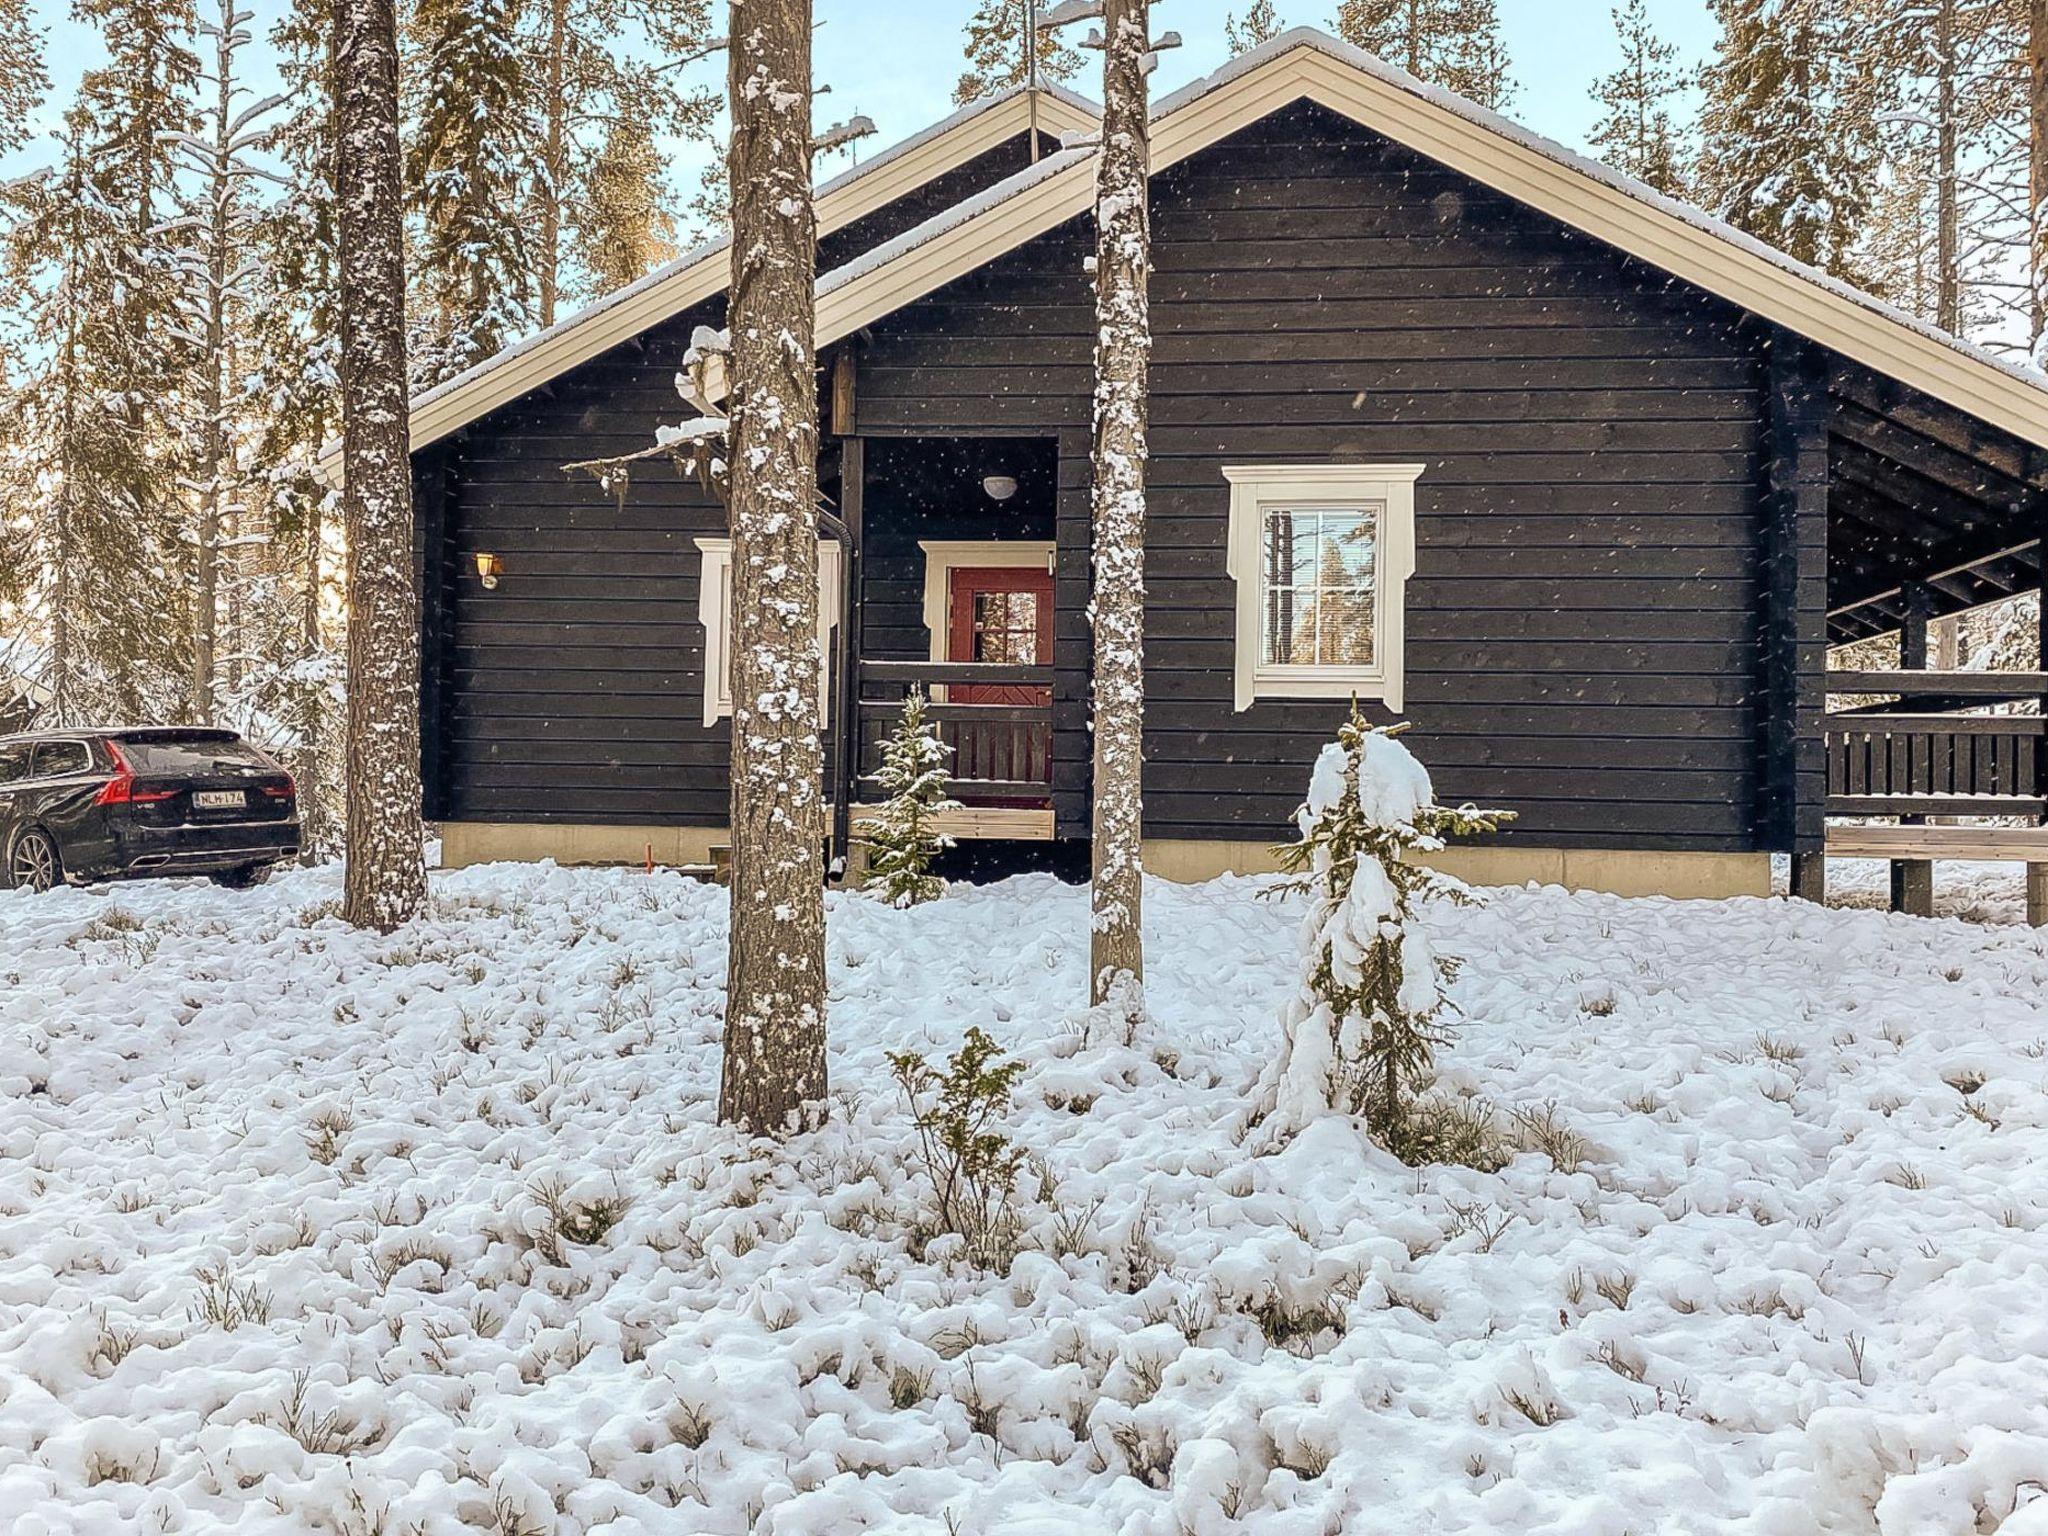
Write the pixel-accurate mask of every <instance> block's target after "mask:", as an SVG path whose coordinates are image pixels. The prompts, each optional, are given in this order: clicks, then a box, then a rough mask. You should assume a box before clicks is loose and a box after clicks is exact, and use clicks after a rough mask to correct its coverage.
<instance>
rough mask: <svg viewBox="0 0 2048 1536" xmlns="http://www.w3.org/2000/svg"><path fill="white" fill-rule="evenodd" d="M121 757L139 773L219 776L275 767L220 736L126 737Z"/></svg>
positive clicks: (251, 750) (248, 748)
mask: <svg viewBox="0 0 2048 1536" xmlns="http://www.w3.org/2000/svg"><path fill="white" fill-rule="evenodd" d="M121 755H122V756H123V757H125V758H127V759H128V766H129V767H131V768H133V769H134V770H135V771H136V772H137V773H218V772H220V771H221V770H223V769H227V770H235V769H241V768H271V767H275V766H276V765H275V764H273V763H272V762H271V761H270V759H269V758H267V757H265V756H264V755H263V754H262V753H261V752H259V751H257V750H256V749H255V748H254V747H252V746H250V745H249V743H248V742H246V741H240V740H237V739H235V738H232V737H228V738H223V737H219V736H145V737H143V738H142V739H140V740H130V739H129V738H127V737H125V736H124V737H122V738H121Z"/></svg>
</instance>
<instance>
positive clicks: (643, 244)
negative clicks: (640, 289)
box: [519, 0, 717, 326]
mask: <svg viewBox="0 0 2048 1536" xmlns="http://www.w3.org/2000/svg"><path fill="white" fill-rule="evenodd" d="M521 19H522V22H523V25H521V27H520V28H519V39H520V42H519V46H520V49H521V54H522V59H523V68H522V70H521V74H520V90H521V95H522V100H521V105H520V111H521V112H522V113H523V114H524V115H525V117H526V119H527V121H528V123H529V125H530V126H529V127H528V128H527V130H526V137H527V140H528V141H529V143H530V145H531V150H530V152H529V156H528V162H529V163H528V165H527V167H526V180H527V200H528V202H529V204H530V205H531V207H532V210H533V218H532V220H531V224H532V229H533V239H532V242H531V245H530V256H531V265H532V271H533V285H534V302H535V318H536V320H537V321H538V323H539V324H541V325H543V326H546V325H552V324H554V322H555V320H556V319H557V318H558V316H559V313H560V306H561V304H562V302H563V300H564V298H566V297H569V296H574V295H583V296H590V297H594V296H596V295H598V294H602V293H604V292H607V291H609V290H610V288H612V287H615V286H618V283H617V282H616V281H613V280H612V279H614V278H615V277H616V275H617V274H618V273H620V272H624V271H627V270H629V269H631V268H632V266H633V261H632V257H633V256H634V255H637V254H645V253H646V252H647V251H648V249H649V247H648V244H647V235H648V233H649V232H650V231H652V230H655V229H657V228H658V227H659V226H661V225H669V226H672V225H673V220H674V211H673V208H672V192H671V189H670V187H669V184H668V178H667V174H666V167H665V165H664V163H663V158H662V156H661V155H660V154H658V153H656V152H655V151H654V149H653V145H654V143H655V140H656V138H657V137H658V136H664V135H665V136H668V137H672V138H677V139H684V140H693V141H700V142H701V141H704V140H707V139H708V138H709V129H710V124H711V121H712V118H713V116H714V114H715V112H716V107H717V101H716V97H715V96H714V95H713V94H712V93H711V92H709V91H706V90H702V89H698V88H694V87H690V86H687V85H685V84H684V83H682V79H681V77H680V76H679V75H678V74H677V72H676V70H675V69H674V68H673V67H669V68H651V67H649V66H648V65H646V64H644V63H639V62H634V61H633V60H632V59H631V57H630V49H629V45H638V46H640V47H643V48H644V49H645V50H646V52H647V53H649V54H650V55H651V56H653V57H655V58H658V59H662V60H664V61H668V62H669V63H670V64H671V65H672V64H673V63H674V62H676V61H680V60H685V59H689V58H693V57H697V56H700V55H702V54H703V53H704V52H705V50H706V48H707V46H710V44H711V39H710V32H711V30H712V16H711V6H710V4H709V0H538V3H536V4H533V5H531V6H529V7H528V8H527V9H526V10H524V11H523V12H522V13H521ZM628 174H630V175H631V176H632V177H633V184H632V185H630V186H629V185H627V183H626V180H625V178H626V177H627V176H628ZM642 206H644V208H645V209H646V210H647V212H646V213H645V214H641V215H638V223H637V225H629V226H623V227H627V228H629V229H630V230H631V232H632V233H634V234H636V235H637V236H638V239H637V241H636V242H635V243H634V244H632V245H630V246H629V247H628V249H627V250H626V251H623V252H613V251H608V250H607V249H606V247H605V245H604V241H605V240H606V238H607V236H608V235H610V234H612V233H614V232H616V231H618V230H619V229H621V228H622V226H621V225H620V224H619V223H617V222H615V221H616V219H617V218H618V217H619V216H620V215H621V214H622V213H625V214H626V215H627V216H628V217H629V218H631V217H632V214H631V210H633V209H635V208H636V207H642ZM664 238H667V239H670V240H672V239H673V233H672V228H671V232H670V233H669V234H668V235H667V236H665V237H664ZM592 253H602V258H603V259H602V260H600V262H599V263H598V264H597V265H592V263H591V261H590V260H589V259H588V258H589V257H590V256H591V254H592ZM649 265H652V263H649ZM647 270H648V267H647V266H641V267H639V269H638V270H634V271H632V273H631V276H630V277H627V278H625V279H623V281H626V282H630V281H632V280H633V278H637V277H640V276H642V275H643V274H644V273H645V272H646V271H647Z"/></svg>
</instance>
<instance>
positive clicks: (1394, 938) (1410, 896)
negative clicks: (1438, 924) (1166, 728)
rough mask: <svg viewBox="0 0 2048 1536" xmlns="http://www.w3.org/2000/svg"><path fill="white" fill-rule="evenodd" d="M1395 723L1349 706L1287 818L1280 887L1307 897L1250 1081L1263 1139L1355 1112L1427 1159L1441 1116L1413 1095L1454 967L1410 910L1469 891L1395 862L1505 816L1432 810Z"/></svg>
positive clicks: (1415, 1157)
mask: <svg viewBox="0 0 2048 1536" xmlns="http://www.w3.org/2000/svg"><path fill="white" fill-rule="evenodd" d="M1404 729H1406V727H1405V726H1398V725H1397V726H1387V727H1380V726H1374V725H1371V724H1369V723H1367V721H1366V719H1365V717H1364V716H1363V715H1362V714H1360V713H1359V710H1358V706H1357V705H1356V704H1355V703H1354V704H1353V705H1352V708H1351V718H1350V719H1349V720H1347V721H1346V722H1345V723H1344V725H1343V726H1342V727H1341V728H1340V729H1339V730H1338V733H1337V739H1336V741H1334V742H1332V743H1330V744H1329V745H1328V746H1325V747H1324V748H1323V750H1322V753H1321V755H1320V756H1318V757H1317V759H1316V765H1315V770H1314V772H1313V774H1312V775H1311V776H1310V779H1309V787H1308V799H1307V800H1306V801H1305V802H1304V803H1303V805H1302V806H1301V808H1300V809H1299V810H1297V811H1296V812H1295V823H1296V825H1297V826H1299V827H1300V829H1301V841H1300V842H1298V843H1294V844H1291V845H1289V846H1288V847H1287V848H1286V849H1285V850H1284V855H1283V856H1284V859H1285V862H1286V867H1287V868H1289V869H1292V870H1298V871H1301V872H1302V876H1301V878H1300V879H1298V880H1295V881H1291V882H1289V883H1288V884H1286V885H1284V886H1281V887H1278V889H1279V890H1280V891H1288V892H1294V891H1300V892H1306V893H1307V894H1308V895H1309V897H1310V899H1311V902H1312V905H1311V906H1310V909H1309V914H1308V917H1307V919H1306V921H1305V922H1304V923H1303V925H1302V929H1301V951H1302V962H1303V976H1302V981H1301V986H1300V987H1299V989H1298V990H1297V991H1296V992H1295V994H1294V996H1293V997H1291V998H1289V999H1288V1002H1287V1005H1286V1007H1285V1009H1284V1010H1283V1012H1282V1015H1281V1032H1282V1041H1281V1049H1280V1055H1279V1056H1278V1057H1277V1058H1276V1059H1275V1060H1274V1061H1273V1062H1272V1064H1271V1065H1270V1066H1268V1067H1267V1069H1266V1071H1265V1073H1264V1074H1263V1075H1262V1076H1261V1077H1260V1079H1259V1086H1258V1089H1257V1092H1256V1095H1255V1097H1254V1115H1255V1117H1257V1118H1258V1119H1259V1120H1260V1122H1261V1124H1262V1128H1263V1130H1264V1132H1265V1135H1266V1136H1267V1138H1268V1139H1269V1140H1272V1141H1278V1140H1280V1139H1282V1138H1285V1137H1287V1136H1290V1135H1292V1134H1293V1133H1295V1132H1296V1131H1299V1130H1300V1129H1302V1128H1303V1127H1304V1126H1306V1125H1307V1124H1308V1123H1309V1122H1310V1121H1312V1120H1314V1119H1316V1118H1318V1117H1319V1116H1322V1115H1326V1114H1329V1113H1331V1112H1332V1111H1341V1112H1344V1113H1349V1114H1358V1115H1363V1116H1364V1117H1365V1121H1366V1125H1367V1126H1368V1127H1369V1128H1370V1130H1371V1131H1372V1134H1373V1135H1374V1136H1375V1137H1376V1138H1377V1139H1378V1140H1379V1141H1380V1142H1381V1143H1383V1144H1384V1145H1385V1146H1386V1148H1387V1149H1388V1150H1389V1151H1390V1152H1392V1153H1394V1154H1395V1156H1397V1157H1400V1158H1402V1159H1403V1160H1405V1161H1408V1162H1430V1161H1436V1160H1438V1159H1439V1158H1440V1157H1441V1156H1442V1155H1443V1152H1444V1151H1445V1150H1446V1149H1444V1148H1442V1147H1439V1146H1438V1145H1437V1143H1438V1141H1439V1140H1440V1138H1439V1136H1437V1135H1436V1134H1434V1131H1435V1129H1437V1128H1438V1127H1439V1126H1440V1122H1441V1121H1442V1117H1441V1116H1437V1115H1429V1114H1420V1115H1419V1114H1417V1113H1416V1104H1415V1095H1416V1091H1417V1089H1418V1087H1419V1086H1420V1085H1421V1084H1422V1082H1423V1081H1424V1080H1425V1079H1426V1077H1427V1075H1428V1073H1429V1071H1430V1066H1431V1063H1432V1061H1433V1059H1434V1053H1435V1048H1436V1047H1437V1046H1438V1045H1441V1044H1443V1043H1444V1041H1445V1040H1446V1039H1448V1034H1447V1032H1446V1029H1445V1025H1444V1022H1443V1013H1444V1010H1445V1007H1446V1006H1447V1004H1446V1000H1445V997H1444V988H1445V986H1446V985H1447V984H1448V983H1449V981H1450V979H1451V976H1452V974H1453V966H1452V963H1451V961H1450V960H1449V959H1447V958H1446V957H1444V956H1442V955H1439V954H1438V953H1437V952H1436V950H1435V948H1434V947H1433V946H1432V945H1431V943H1430V940H1429V935H1428V933H1427V932H1426V931H1425V929H1424V927H1423V924H1422V919H1421V917H1420V915H1419V912H1418V910H1417V909H1418V908H1419V907H1420V906H1421V904H1422V903H1423V902H1424V901H1426V900H1428V899H1429V898H1431V897H1433V896H1444V897H1448V898H1450V899H1452V900H1455V901H1464V902H1469V901H1470V900H1471V899H1472V897H1471V895H1470V893H1469V892H1467V891H1466V889H1465V887H1464V886H1462V885H1460V884H1459V883H1458V882H1456V881H1454V880H1450V879H1448V878H1446V877H1444V876H1442V875H1438V874H1436V873H1434V872H1432V871H1431V870H1429V869H1426V868H1423V867H1422V866H1420V865H1417V864H1413V863H1410V862H1408V858H1407V856H1408V855H1412V854H1423V855H1426V854H1430V853H1434V852H1437V851H1438V850H1440V849H1441V848H1442V847H1443V846H1444V843H1445V839H1446V838H1449V837H1469V836H1472V835H1474V834H1476V833H1482V832H1491V831H1493V830H1494V829H1495V828H1496V827H1498V826H1499V825H1500V824H1501V823H1502V822H1504V821H1506V820H1508V819H1509V813H1507V812H1504V811H1480V810H1475V809H1474V808H1473V807H1471V806H1462V807H1457V808H1453V807H1450V806H1442V805H1438V804H1437V803H1436V792H1435V790H1434V788H1433V787H1432V786H1431V784H1430V782H1429V773H1428V771H1427V770H1426V769H1425V768H1424V767H1423V766H1422V764H1421V763H1419V762H1417V761H1416V760H1415V758H1414V756H1413V755H1412V754H1411V753H1410V752H1409V751H1408V749H1407V748H1406V747H1405V746H1403V745H1402V744H1401V743H1400V742H1399V741H1398V740H1397V739H1396V737H1397V736H1398V735H1399V733H1400V732H1401V731H1402V730H1404Z"/></svg>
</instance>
